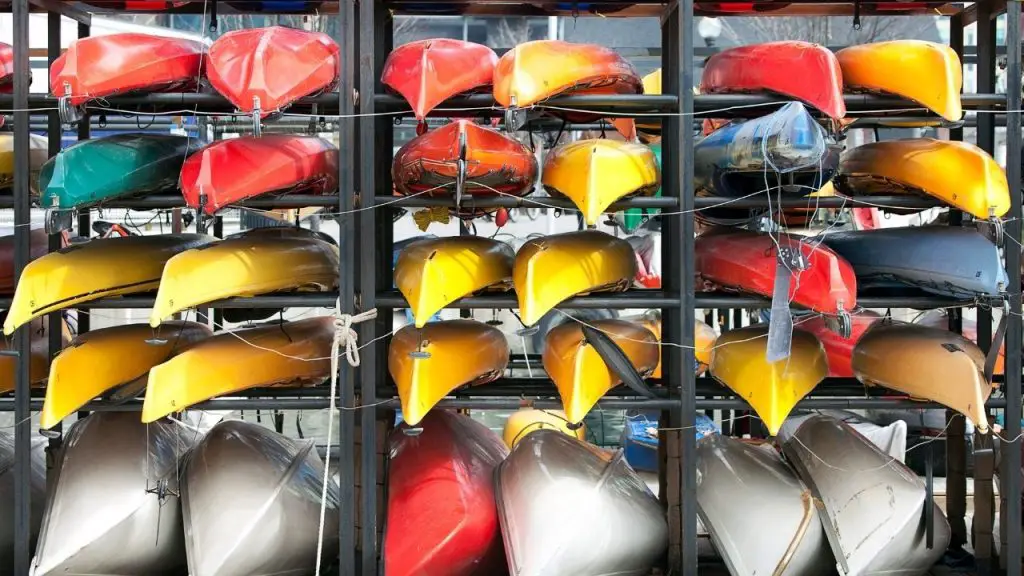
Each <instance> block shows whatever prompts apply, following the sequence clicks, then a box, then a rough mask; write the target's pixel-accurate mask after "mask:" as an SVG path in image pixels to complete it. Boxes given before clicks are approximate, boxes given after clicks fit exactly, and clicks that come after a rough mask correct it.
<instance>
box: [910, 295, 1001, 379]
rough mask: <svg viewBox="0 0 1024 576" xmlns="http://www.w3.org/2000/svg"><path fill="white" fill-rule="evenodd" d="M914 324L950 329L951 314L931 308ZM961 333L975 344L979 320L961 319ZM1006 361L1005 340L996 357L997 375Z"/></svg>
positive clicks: (994, 372)
mask: <svg viewBox="0 0 1024 576" xmlns="http://www.w3.org/2000/svg"><path fill="white" fill-rule="evenodd" d="M914 324H920V325H922V326H931V327H932V328H940V329H942V330H948V329H949V316H948V315H947V314H946V311H945V310H929V311H928V312H925V313H924V314H921V315H920V316H918V317H917V318H916V319H915V320H914ZM960 328H961V330H960V331H961V333H962V334H963V336H964V338H967V339H968V340H970V341H971V342H974V343H975V344H977V343H978V322H977V321H976V320H972V319H970V318H962V319H961V324H960ZM1005 362H1006V343H1005V342H1003V344H1002V345H1000V346H999V357H998V358H997V359H996V365H995V370H994V371H993V372H992V373H993V374H996V375H1001V374H1003V368H1004V364H1005Z"/></svg>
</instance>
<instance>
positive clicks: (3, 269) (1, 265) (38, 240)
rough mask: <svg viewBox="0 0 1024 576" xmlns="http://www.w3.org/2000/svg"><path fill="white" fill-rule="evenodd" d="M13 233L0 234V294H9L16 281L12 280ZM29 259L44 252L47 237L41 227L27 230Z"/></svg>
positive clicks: (33, 258) (46, 246)
mask: <svg viewBox="0 0 1024 576" xmlns="http://www.w3.org/2000/svg"><path fill="white" fill-rule="evenodd" d="M14 240H15V238H14V234H11V235H10V236H0V295H3V296H11V295H12V294H14V288H15V286H16V285H17V283H16V282H15V280H14ZM28 241H29V246H30V252H29V261H32V260H35V259H36V258H39V257H41V256H43V255H45V254H46V252H47V250H48V242H49V237H48V236H47V235H46V231H45V230H43V229H42V228H32V230H31V231H30V232H29V240H28Z"/></svg>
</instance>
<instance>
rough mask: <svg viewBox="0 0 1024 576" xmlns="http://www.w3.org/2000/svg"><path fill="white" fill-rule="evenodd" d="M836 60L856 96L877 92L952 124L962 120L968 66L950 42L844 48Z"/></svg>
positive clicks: (901, 41)
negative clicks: (950, 45) (911, 103)
mask: <svg viewBox="0 0 1024 576" xmlns="http://www.w3.org/2000/svg"><path fill="white" fill-rule="evenodd" d="M835 58H836V59H837V60H838V61H839V66H841V67H842V71H843V82H844V83H845V84H846V88H847V89H848V90H850V91H853V92H873V93H881V94H890V95H896V96H901V97H903V98H906V99H907V100H912V101H914V102H917V103H918V104H921V105H923V106H924V107H925V108H927V109H929V110H931V111H932V112H934V113H936V114H938V115H939V116H942V117H943V118H945V119H946V120H948V121H950V122H959V121H960V119H961V118H962V117H963V115H964V113H963V109H962V108H961V105H960V90H961V88H963V83H964V80H963V68H962V66H961V64H960V58H959V57H958V56H957V55H956V52H955V51H954V50H953V49H952V48H950V47H949V46H946V45H945V44H936V43H935V42H926V41H924V40H891V41H888V42H873V43H870V44H860V45H857V46H850V47H849V48H843V49H842V50H840V51H839V52H836V55H835Z"/></svg>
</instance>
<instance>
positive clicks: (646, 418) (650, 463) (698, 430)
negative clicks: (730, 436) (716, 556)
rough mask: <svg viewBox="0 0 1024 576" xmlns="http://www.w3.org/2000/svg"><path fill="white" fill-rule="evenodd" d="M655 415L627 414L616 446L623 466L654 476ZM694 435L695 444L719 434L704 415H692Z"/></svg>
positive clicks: (651, 413) (714, 425)
mask: <svg viewBox="0 0 1024 576" xmlns="http://www.w3.org/2000/svg"><path fill="white" fill-rule="evenodd" d="M658 415H659V413H658V412H657V411H650V412H647V411H644V412H640V413H639V414H634V413H631V412H630V411H627V412H626V422H625V426H623V428H622V436H621V438H620V440H619V444H620V445H621V446H622V451H623V452H624V453H625V457H626V462H627V463H629V465H630V466H631V467H632V468H633V470H636V471H637V472H648V473H652V474H657V473H658V470H659V469H660V467H659V466H658V444H659V443H660V439H659V427H658V424H659V423H658ZM693 431H694V435H695V436H696V438H697V441H700V439H701V438H703V437H705V436H707V435H709V434H721V433H722V430H721V429H720V428H719V427H718V425H717V424H715V422H714V420H712V419H711V418H708V417H707V416H706V415H705V414H703V413H697V414H695V415H694V417H693ZM705 534H706V532H705V531H704V530H703V528H702V527H698V537H700V536H701V535H705ZM699 546H700V545H699V544H698V547H699Z"/></svg>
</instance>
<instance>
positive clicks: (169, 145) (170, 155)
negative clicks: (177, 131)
mask: <svg viewBox="0 0 1024 576" xmlns="http://www.w3.org/2000/svg"><path fill="white" fill-rule="evenodd" d="M195 149H196V145H195V143H194V142H192V141H191V139H190V138H189V137H188V136H178V135H174V134H114V135H113V136H107V137H104V138H96V139H91V140H82V141H80V142H78V143H77V144H73V145H71V146H69V147H68V148H65V149H63V150H61V151H60V152H59V153H58V154H57V155H56V156H54V157H53V158H50V160H49V161H47V162H46V164H43V167H42V169H41V170H40V172H39V191H40V202H39V203H40V205H41V206H43V207H44V208H55V209H60V210H76V209H81V208H90V207H93V206H99V205H101V204H103V203H104V202H107V201H110V200H119V199H122V198H130V197H132V196H145V195H148V194H155V193H158V192H177V190H178V175H179V174H180V172H181V165H182V163H183V162H185V158H186V157H188V155H189V153H190V152H193V151H195Z"/></svg>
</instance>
